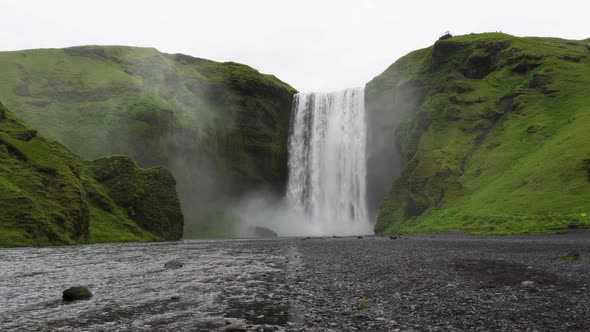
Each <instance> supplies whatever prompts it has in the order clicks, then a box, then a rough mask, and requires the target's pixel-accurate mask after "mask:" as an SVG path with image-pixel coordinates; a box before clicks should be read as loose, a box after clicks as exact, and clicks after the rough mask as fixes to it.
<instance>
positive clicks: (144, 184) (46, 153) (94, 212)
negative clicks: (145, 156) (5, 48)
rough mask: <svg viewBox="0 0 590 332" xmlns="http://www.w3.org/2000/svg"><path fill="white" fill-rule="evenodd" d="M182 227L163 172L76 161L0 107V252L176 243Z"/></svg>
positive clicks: (111, 161) (124, 161)
mask: <svg viewBox="0 0 590 332" xmlns="http://www.w3.org/2000/svg"><path fill="white" fill-rule="evenodd" d="M123 166H125V167H123ZM182 227H183V216H182V212H181V210H180V204H179V201H178V196H177V194H176V190H175V180H174V178H173V177H172V174H171V172H170V171H169V170H167V169H165V168H162V167H156V168H152V169H148V170H144V169H140V168H138V167H137V166H136V165H135V163H134V162H133V161H132V160H130V159H129V158H128V157H124V156H114V157H109V158H104V159H99V160H96V161H87V160H83V159H82V158H80V157H78V156H76V155H75V154H73V153H72V152H70V151H69V150H67V149H66V148H65V147H63V146H62V145H61V144H59V143H57V142H55V141H52V140H50V139H47V138H46V137H45V136H43V135H41V134H39V133H38V132H37V131H36V130H34V129H32V128H30V127H29V126H27V125H26V124H24V123H23V122H22V121H21V120H19V119H18V118H17V117H16V116H15V115H14V114H13V113H12V112H10V111H9V110H8V109H6V108H5V107H4V106H3V105H2V104H0V247H12V246H41V245H60V244H79V243H95V242H121V241H158V240H178V239H180V238H181V237H182Z"/></svg>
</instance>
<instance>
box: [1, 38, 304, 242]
mask: <svg viewBox="0 0 590 332" xmlns="http://www.w3.org/2000/svg"><path fill="white" fill-rule="evenodd" d="M0 72H2V75H0V98H1V99H3V100H4V101H5V103H6V104H7V105H8V106H10V107H11V108H12V109H13V110H14V112H15V113H17V115H19V116H20V117H21V118H23V119H24V120H25V121H27V122H28V123H30V124H31V125H32V126H33V127H35V128H37V129H38V130H39V131H40V132H42V133H44V134H46V135H48V136H49V137H51V138H53V139H56V140H57V141H59V142H60V143H62V144H64V145H65V146H67V147H68V148H69V149H71V150H72V151H74V152H75V153H77V154H79V155H81V156H83V157H85V158H91V159H95V158H100V157H104V156H108V155H112V154H125V155H129V156H131V157H132V158H133V159H134V160H136V161H137V162H138V164H139V165H140V166H142V167H154V166H160V165H163V166H166V167H168V168H170V169H172V170H173V172H174V174H175V178H176V179H177V180H178V191H179V194H180V197H181V201H182V204H183V209H184V212H185V216H187V225H188V226H187V227H188V228H187V231H189V233H190V234H189V235H196V236H204V235H211V236H219V235H223V233H224V231H225V230H226V228H228V227H229V225H228V224H230V223H231V221H230V220H228V219H227V218H226V217H225V215H224V214H223V206H224V205H226V204H230V202H232V200H233V199H235V198H237V197H239V196H240V195H241V194H243V193H245V192H247V191H250V190H256V189H257V188H261V187H265V188H266V189H268V188H270V189H271V190H275V191H277V192H281V191H282V190H283V187H284V185H285V183H286V177H287V139H288V128H289V126H288V122H289V118H290V117H289V115H290V109H291V103H292V96H293V94H294V93H295V90H294V89H293V88H291V87H290V86H288V85H287V84H285V83H283V82H281V81H280V80H278V79H277V78H275V77H274V76H271V75H263V74H260V73H259V72H258V71H256V70H255V69H253V68H250V67H248V66H245V65H241V64H237V63H232V62H228V63H218V62H214V61H209V60H205V59H198V58H193V57H190V56H186V55H182V54H164V53H160V52H158V51H157V50H155V49H150V48H134V47H119V46H112V47H103V46H84V47H73V48H66V49H46V50H29V51H17V52H2V53H0ZM191 225H192V227H191Z"/></svg>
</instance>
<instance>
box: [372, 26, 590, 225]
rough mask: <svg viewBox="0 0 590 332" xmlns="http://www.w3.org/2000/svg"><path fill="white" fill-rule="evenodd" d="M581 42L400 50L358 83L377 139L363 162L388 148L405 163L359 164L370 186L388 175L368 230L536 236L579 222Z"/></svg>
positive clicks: (582, 185) (586, 57)
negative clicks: (369, 78)
mask: <svg viewBox="0 0 590 332" xmlns="http://www.w3.org/2000/svg"><path fill="white" fill-rule="evenodd" d="M588 47H589V46H588V42H587V41H570V40H561V39H552V38H517V37H513V36H509V35H506V34H494V33H490V34H479V35H466V36H458V37H453V38H450V39H446V40H441V41H438V42H436V43H435V44H434V46H432V47H430V48H427V49H422V50H418V51H415V52H413V53H410V54H409V55H407V56H406V57H404V58H402V59H400V60H399V61H397V62H396V63H395V64H393V65H392V66H391V67H390V68H388V69H387V70H386V71H385V72H384V73H383V74H381V75H380V76H378V77H376V78H375V79H374V80H372V81H371V82H370V83H368V84H367V89H366V90H367V92H366V94H367V112H368V119H369V121H368V122H369V135H370V137H369V140H371V136H373V139H374V140H379V139H380V140H382V144H381V147H380V149H381V150H378V151H377V152H374V153H373V155H374V156H376V157H375V159H374V160H373V161H372V162H380V161H383V160H387V159H386V158H388V157H387V156H389V158H391V159H394V160H395V159H399V160H400V162H401V164H402V165H403V166H402V167H401V172H398V171H397V170H396V169H395V167H393V168H391V167H390V168H388V169H386V170H385V171H384V172H383V171H382V172H380V171H376V170H375V167H374V166H373V165H371V163H369V170H368V172H369V185H370V181H371V177H374V178H377V179H381V180H382V181H383V179H390V181H391V179H392V178H395V177H396V176H397V180H395V182H394V183H393V185H392V186H391V187H390V189H389V191H388V193H387V194H386V195H385V197H384V198H383V200H382V201H381V203H380V205H379V208H378V217H377V223H376V225H375V231H376V232H377V233H379V234H385V233H393V232H400V231H401V232H429V231H441V230H467V231H471V232H475V233H486V234H503V233H534V232H547V231H555V230H559V229H563V228H565V227H567V225H568V224H569V223H570V222H572V221H574V220H577V219H584V218H585V217H584V214H583V213H584V212H586V211H588V210H590V182H588V173H587V167H586V166H584V165H586V164H585V161H584V160H590V159H589V156H590V150H589V149H588V146H587V145H588V142H590V131H589V130H588V129H587V128H588V123H589V122H588V121H589V120H590V95H589V94H588V93H587V92H586V91H587V90H588V87H590V51H589V48H588ZM384 119H385V120H384ZM377 124H379V126H377ZM382 133H387V135H389V136H384V135H382ZM392 133H393V134H392ZM369 146H371V145H370V144H369ZM369 155H371V154H369ZM382 156H385V157H382ZM585 167H586V168H585ZM398 175H399V176H398ZM370 188H371V187H370ZM372 188H373V189H372V190H373V191H374V190H375V188H374V187H372ZM581 221H582V224H586V223H587V221H585V220H581Z"/></svg>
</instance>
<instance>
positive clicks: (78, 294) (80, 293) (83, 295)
mask: <svg viewBox="0 0 590 332" xmlns="http://www.w3.org/2000/svg"><path fill="white" fill-rule="evenodd" d="M91 297H92V293H91V292H90V290H89V289H88V288H87V287H83V286H76V287H70V288H68V289H66V290H65V291H64V292H63V295H62V298H63V299H64V301H78V300H88V299H90V298H91Z"/></svg>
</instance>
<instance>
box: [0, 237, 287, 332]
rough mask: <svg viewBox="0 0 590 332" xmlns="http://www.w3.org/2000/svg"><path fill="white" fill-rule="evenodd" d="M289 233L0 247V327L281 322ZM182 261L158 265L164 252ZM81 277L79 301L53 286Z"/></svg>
mask: <svg viewBox="0 0 590 332" xmlns="http://www.w3.org/2000/svg"><path fill="white" fill-rule="evenodd" d="M296 257H297V255H296V253H295V249H294V247H293V246H291V245H290V244H289V241H260V240H252V241H247V240H240V241H238V240H219V241H182V242H169V243H145V244H143V243H142V244H137V243H134V244H99V245H85V246H73V247H50V248H16V249H4V250H0V330H2V331H11V330H18V331H71V330H97V331H100V330H117V331H121V330H122V331H126V330H133V331H136V330H166V331H185V330H191V331H209V330H212V329H217V328H219V327H220V326H222V325H223V324H224V323H223V321H224V319H225V318H240V319H246V320H247V321H249V322H251V323H254V324H272V325H281V326H285V324H286V323H287V321H289V320H291V319H293V314H292V313H290V312H289V291H290V289H289V287H290V286H289V285H288V280H289V275H290V273H292V271H293V270H294V269H295V268H296V265H297V261H296ZM174 259H176V260H179V261H180V262H182V264H183V267H181V268H179V269H165V268H164V264H165V263H166V262H168V261H170V260H174ZM76 285H83V286H88V287H89V288H90V289H91V291H92V293H93V294H94V296H93V297H92V299H90V300H88V301H76V302H72V303H66V302H63V301H62V300H61V295H62V291H63V290H65V289H67V288H69V287H71V286H76Z"/></svg>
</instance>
